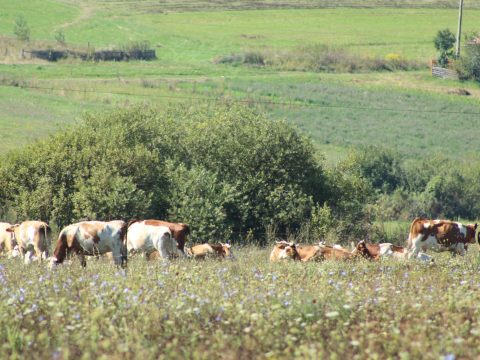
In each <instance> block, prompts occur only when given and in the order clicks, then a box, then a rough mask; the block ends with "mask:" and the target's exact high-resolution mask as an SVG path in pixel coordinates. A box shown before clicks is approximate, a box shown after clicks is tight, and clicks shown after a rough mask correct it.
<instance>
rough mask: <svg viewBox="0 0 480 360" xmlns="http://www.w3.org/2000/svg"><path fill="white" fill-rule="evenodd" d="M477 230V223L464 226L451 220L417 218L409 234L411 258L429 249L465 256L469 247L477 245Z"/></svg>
mask: <svg viewBox="0 0 480 360" xmlns="http://www.w3.org/2000/svg"><path fill="white" fill-rule="evenodd" d="M476 230H477V224H476V223H475V224H467V225H464V224H462V223H460V222H454V221H450V220H428V219H422V218H416V219H415V220H413V222H412V224H411V225H410V231H409V234H408V250H409V257H410V258H411V257H413V258H415V257H417V256H418V253H419V252H420V251H421V250H423V251H426V250H428V249H432V250H434V251H438V252H440V251H450V252H451V253H452V254H453V255H456V254H459V255H461V256H464V255H465V252H466V250H467V248H468V245H469V244H473V243H475V233H476ZM478 240H479V243H480V239H478Z"/></svg>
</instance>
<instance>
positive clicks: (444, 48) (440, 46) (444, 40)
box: [433, 29, 455, 67]
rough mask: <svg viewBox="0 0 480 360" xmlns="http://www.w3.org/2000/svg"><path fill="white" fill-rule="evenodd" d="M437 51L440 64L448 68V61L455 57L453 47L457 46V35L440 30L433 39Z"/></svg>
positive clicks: (446, 30) (447, 30)
mask: <svg viewBox="0 0 480 360" xmlns="http://www.w3.org/2000/svg"><path fill="white" fill-rule="evenodd" d="M433 43H434V45H435V49H437V50H438V51H439V55H438V63H439V64H440V65H441V66H443V67H446V66H447V65H448V59H449V58H452V57H453V50H452V48H453V45H454V44H455V35H454V34H453V33H452V32H451V31H450V30H449V29H443V30H439V31H438V33H437V36H435V38H434V39H433Z"/></svg>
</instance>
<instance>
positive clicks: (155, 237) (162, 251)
mask: <svg viewBox="0 0 480 360" xmlns="http://www.w3.org/2000/svg"><path fill="white" fill-rule="evenodd" d="M476 230H477V224H467V225H464V224H462V223H460V222H453V221H449V220H427V219H423V218H416V219H415V220H413V222H412V224H411V225H410V231H409V235H408V244H407V247H401V246H396V245H393V244H391V243H381V244H373V243H367V242H365V241H363V240H362V241H360V242H359V243H358V244H357V245H356V246H354V248H353V249H352V250H348V249H346V248H344V247H342V246H340V245H333V246H330V245H326V244H324V243H319V244H317V245H298V244H295V243H294V242H288V241H279V242H277V243H276V244H275V246H274V248H273V250H272V252H271V254H270V261H272V262H276V261H279V260H284V259H290V260H299V261H303V262H306V261H314V260H316V261H318V260H325V259H332V260H348V259H354V258H357V257H363V258H366V259H370V260H377V259H380V258H383V257H394V258H398V259H419V260H421V261H432V260H433V259H432V258H431V257H430V256H429V255H427V254H425V251H427V250H429V249H432V250H435V251H450V252H451V253H452V254H454V255H455V254H458V255H461V256H463V255H465V253H466V251H467V250H468V246H469V244H473V243H475V241H476V240H477V241H478V242H479V244H480V234H478V236H477V238H476ZM189 233H190V229H189V227H188V225H186V224H182V223H170V222H166V221H161V220H134V221H130V222H128V223H127V222H125V221H122V220H114V221H108V222H103V221H82V222H79V223H75V224H71V225H68V226H67V227H65V228H63V229H62V230H61V231H60V234H59V235H58V240H57V242H56V244H55V247H54V251H53V255H52V256H51V257H49V251H48V250H49V248H50V245H51V240H50V239H51V229H50V227H49V226H48V224H47V223H45V222H42V221H24V222H22V223H20V224H15V225H12V224H9V223H0V250H1V251H2V252H3V253H5V254H7V256H9V257H16V256H21V257H22V258H23V259H24V261H25V263H30V262H31V261H33V260H47V259H49V263H50V264H51V266H54V265H57V264H61V263H63V262H64V261H65V259H67V258H68V257H69V255H71V254H76V255H78V256H79V258H80V261H81V263H82V265H83V266H86V258H85V256H99V255H104V254H107V255H108V256H110V257H112V258H113V261H114V262H115V264H116V265H121V266H126V265H127V258H128V254H132V253H143V254H145V256H146V258H147V259H153V258H162V259H168V258H172V257H192V258H205V257H210V256H211V257H221V258H233V253H232V251H231V246H230V245H229V244H223V243H219V244H199V245H195V246H192V247H190V248H188V247H185V243H186V241H187V236H188V235H189Z"/></svg>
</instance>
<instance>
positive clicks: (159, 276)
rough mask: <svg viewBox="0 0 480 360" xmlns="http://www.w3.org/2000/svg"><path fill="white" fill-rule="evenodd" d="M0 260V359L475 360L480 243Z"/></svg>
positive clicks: (479, 336)
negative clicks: (328, 256)
mask: <svg viewBox="0 0 480 360" xmlns="http://www.w3.org/2000/svg"><path fill="white" fill-rule="evenodd" d="M233 251H234V252H235V253H234V254H235V256H236V258H237V260H236V261H215V260H207V261H195V260H187V259H185V260H177V261H171V262H169V263H162V262H161V261H150V262H146V261H145V260H144V259H143V258H141V257H136V258H131V259H130V261H129V268H128V271H127V273H126V274H125V273H124V272H123V271H122V270H119V269H116V268H115V267H114V266H113V265H112V264H111V263H109V262H108V261H107V259H99V260H95V259H90V261H88V264H87V268H86V269H82V268H81V267H80V264H79V262H78V260H77V259H74V262H73V263H72V264H70V265H62V266H59V267H57V268H56V269H55V271H49V270H48V269H47V267H46V264H45V263H43V264H39V263H33V264H32V265H30V266H28V267H25V266H24V265H23V264H22V263H21V262H20V261H17V260H15V259H14V260H7V259H2V260H0V283H1V284H2V286H1V289H0V296H1V299H2V301H1V302H0V309H1V312H0V324H1V326H2V328H3V329H5V330H4V331H2V332H0V339H1V341H2V346H1V347H0V354H1V356H2V357H3V358H54V359H78V358H81V359H88V358H105V359H118V358H122V359H136V358H139V357H142V358H143V359H157V358H160V359H167V358H168V359H185V358H188V359H246V358H248V359H253V358H256V359H292V358H297V359H324V358H329V359H340V358H347V357H348V358H351V359H379V358H381V359H386V358H392V359H394V358H395V359H397V358H400V359H419V358H422V359H447V358H448V359H452V358H460V359H475V358H478V356H479V354H480V352H479V349H480V322H479V310H478V306H477V304H478V302H479V300H480V291H479V287H480V283H479V280H478V270H479V263H478V258H477V255H476V252H477V249H476V246H475V249H471V250H470V252H469V254H468V255H467V257H466V258H461V259H460V258H458V257H457V258H453V259H451V258H450V256H449V255H448V254H442V255H436V257H435V258H436V262H435V263H434V264H423V263H417V262H407V263H404V262H398V261H382V262H375V263H372V262H367V261H363V260H360V261H357V262H329V261H327V262H323V263H300V262H286V263H273V264H272V263H269V261H268V256H269V249H259V248H255V247H247V248H235V247H234V249H233Z"/></svg>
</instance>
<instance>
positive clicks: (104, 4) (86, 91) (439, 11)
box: [0, 0, 480, 159]
mask: <svg viewBox="0 0 480 360" xmlns="http://www.w3.org/2000/svg"><path fill="white" fill-rule="evenodd" d="M209 3H210V2H209ZM477 3H478V2H473V3H469V4H468V8H467V10H468V11H466V12H465V22H464V29H465V31H472V30H474V29H476V27H475V26H476V25H475V20H476V19H478V16H479V15H480V12H479V10H474V9H473V8H475V7H476V6H477V5H478V4H477ZM186 4H187V3H186V2H180V1H173V0H172V1H165V2H162V3H159V2H153V1H136V2H133V1H115V2H114V1H89V2H86V1H80V2H77V1H75V2H74V1H52V0H51V1H37V0H35V1H28V2H27V1H19V2H15V4H12V2H9V1H5V0H0V6H1V8H2V9H3V11H2V13H1V14H0V34H1V35H2V36H3V37H2V38H0V47H1V48H3V50H2V51H0V62H1V63H2V64H0V74H1V75H0V113H1V114H2V115H1V116H0V129H1V130H2V133H5V134H7V136H6V140H5V141H3V142H2V143H1V144H0V152H5V151H6V150H8V149H12V148H15V147H17V146H19V145H21V144H25V143H28V142H31V141H32V139H34V138H36V137H39V136H40V137H43V136H45V135H46V134H47V133H51V132H53V131H55V129H58V128H59V127H62V126H65V125H68V124H70V123H72V122H74V121H75V119H78V118H79V117H80V116H81V114H82V113H83V112H85V111H90V110H97V109H103V108H108V107H112V106H118V105H120V106H124V105H128V104H132V103H135V102H148V103H151V104H155V105H156V106H159V107H161V106H162V105H163V104H166V103H168V102H172V101H173V102H178V101H180V102H185V101H187V102H188V101H194V102H196V101H217V100H218V99H222V100H223V99H229V100H236V101H241V102H248V103H249V104H253V105H257V106H259V107H261V108H262V109H264V110H266V111H267V112H269V113H270V114H271V116H272V117H274V118H287V119H288V120H289V121H291V122H293V123H295V124H297V125H298V126H299V127H300V128H301V129H303V130H304V131H305V132H306V133H308V134H310V135H311V137H312V138H313V140H314V141H315V142H316V144H317V145H318V146H319V147H320V148H321V149H322V151H325V152H326V153H327V155H328V156H329V158H331V159H335V158H337V157H338V156H341V154H342V153H344V152H345V151H346V150H347V149H348V148H349V147H350V146H351V145H355V144H362V143H369V144H371V143H373V144H378V143H380V144H384V143H387V144H388V145H390V146H392V147H395V148H397V149H399V150H400V151H401V152H403V153H405V154H406V156H407V157H413V158H415V157H418V156H426V155H429V154H431V153H432V152H440V153H443V154H445V155H448V156H451V157H454V158H462V157H465V156H470V155H472V154H475V153H477V152H478V151H480V148H479V147H480V145H477V143H476V142H475V141H474V139H476V138H477V137H478V135H480V134H478V133H477V132H478V130H477V128H478V126H477V123H478V119H479V118H480V117H479V116H478V115H479V114H480V105H479V102H478V99H479V97H480V87H479V86H478V85H477V84H473V83H462V84H460V83H456V82H449V81H442V80H438V79H432V78H431V77H430V76H429V74H428V69H427V67H426V64H427V61H428V59H430V58H431V57H433V56H435V51H434V48H433V44H432V38H433V37H434V35H435V33H436V31H437V30H438V29H441V28H445V27H449V28H451V29H454V28H455V26H456V19H457V10H456V9H455V7H454V4H453V2H449V1H446V2H439V1H423V2H422V3H421V6H424V8H418V7H415V8H394V6H399V7H408V6H413V5H411V3H409V2H400V1H399V2H389V1H383V2H379V1H366V2H362V3H361V4H362V7H364V8H361V9H358V8H344V7H343V6H346V5H352V6H358V5H359V4H360V2H359V1H350V2H342V1H339V2H336V4H337V5H338V6H339V7H340V8H336V9H332V8H322V7H325V6H327V5H328V3H327V2H326V1H324V2H322V1H307V0H305V1H302V2H295V4H296V5H295V6H296V7H297V8H300V9H290V7H292V5H293V4H294V2H288V1H285V2H271V1H257V2H255V4H256V5H255V8H256V9H254V10H253V9H252V10H250V9H251V8H252V2H249V1H236V2H215V4H216V5H215V7H214V8H212V7H211V6H210V7H207V8H204V7H202V6H203V5H205V4H204V3H203V2H201V1H197V2H188V5H189V6H190V7H189V8H188V9H187V6H186ZM210 4H212V3H210ZM379 5H381V6H384V7H383V8H374V7H377V6H379ZM416 5H418V6H419V4H418V3H417V4H416ZM278 7H281V8H282V9H278ZM302 7H307V8H310V7H319V8H320V9H301V8H302ZM445 7H451V8H445ZM231 8H234V9H236V10H238V11H224V10H226V9H231ZM200 9H203V10H212V11H213V10H215V11H213V12H206V11H198V10H200ZM246 9H249V10H248V11H247V10H246ZM259 9H264V10H259ZM190 10H191V11H190ZM20 14H22V15H24V16H25V18H26V20H27V22H28V24H29V27H30V28H31V37H32V41H31V43H30V44H29V45H25V44H20V43H17V42H15V40H14V38H13V23H14V19H15V18H16V17H17V16H18V15H20ZM373 22H375V26H371V25H372V23H373ZM398 24H402V26H398ZM60 30H61V31H62V32H63V33H64V34H65V38H66V41H67V43H68V44H69V46H85V45H86V44H89V45H90V46H91V47H95V48H101V47H109V46H110V47H112V46H119V45H122V44H125V43H128V42H129V41H143V40H148V41H149V42H150V44H151V45H152V46H153V47H154V48H155V49H156V52H157V57H158V59H157V60H156V61H152V62H130V63H91V62H86V63H82V62H79V61H77V60H66V61H63V62H60V63H56V64H49V63H45V62H43V61H39V60H32V59H29V58H25V59H22V58H19V54H20V51H21V48H23V47H25V46H27V47H35V46H36V45H40V46H49V45H50V46H52V45H53V46H54V45H55V42H54V40H53V39H54V34H55V32H56V31H60ZM308 44H326V45H329V46H334V47H341V48H342V49H345V50H346V51H348V52H349V53H351V54H354V56H357V57H359V58H362V57H378V58H384V57H385V56H386V55H388V54H391V53H394V54H397V55H398V56H401V57H403V58H405V59H409V60H414V61H418V62H420V63H422V64H424V65H423V66H425V67H424V68H423V69H422V70H419V71H414V72H412V71H410V72H393V73H390V72H380V73H378V72H377V73H356V74H350V73H344V74H327V73H315V72H308V71H307V72H305V71H284V70H282V69H278V68H275V67H264V66H248V65H242V64H240V65H238V64H236V65H235V64H233V65H229V64H217V63H215V61H214V60H215V59H216V58H218V57H221V56H228V55H230V54H238V53H242V52H248V51H257V50H259V49H271V50H272V51H276V52H278V53H279V54H281V53H282V51H287V50H288V51H291V52H292V51H293V52H295V51H297V50H296V49H297V47H298V46H300V45H308ZM5 54H7V55H5ZM459 87H461V88H465V89H468V91H469V92H470V93H471V94H472V95H471V96H469V97H461V96H458V95H455V94H451V93H450V92H452V91H454V90H456V89H458V88H459ZM424 129H428V131H425V130H424ZM445 144H448V147H446V146H445Z"/></svg>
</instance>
